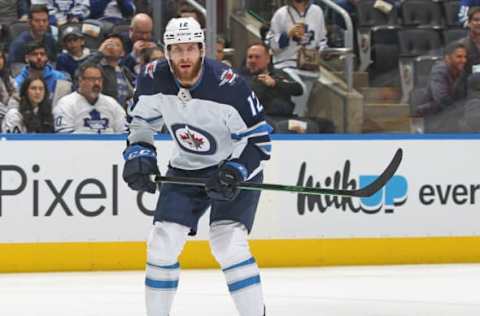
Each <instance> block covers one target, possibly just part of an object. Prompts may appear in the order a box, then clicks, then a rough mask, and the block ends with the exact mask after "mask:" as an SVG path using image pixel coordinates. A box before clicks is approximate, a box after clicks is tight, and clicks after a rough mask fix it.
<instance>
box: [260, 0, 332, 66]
mask: <svg viewBox="0 0 480 316" xmlns="http://www.w3.org/2000/svg"><path fill="white" fill-rule="evenodd" d="M301 22H303V23H304V24H305V34H304V36H303V38H302V39H301V40H299V41H296V40H294V39H292V38H289V37H288V31H289V30H290V29H291V28H292V27H293V26H294V25H295V24H296V23H301ZM266 41H267V43H268V45H269V46H270V47H271V48H272V50H273V52H274V54H273V65H274V67H275V68H285V67H294V68H295V67H296V66H297V54H298V50H299V49H300V47H301V46H305V47H306V48H316V49H319V50H322V49H324V48H325V47H327V31H326V28H325V19H324V15H323V11H322V8H320V7H319V6H318V5H316V4H312V3H310V4H309V5H308V6H307V8H306V10H305V12H304V14H303V15H302V14H300V12H298V11H297V10H296V9H295V7H293V6H291V5H285V6H283V7H280V8H279V9H278V10H277V11H275V13H274V14H273V17H272V20H271V23H270V30H269V32H268V34H267V38H266Z"/></svg>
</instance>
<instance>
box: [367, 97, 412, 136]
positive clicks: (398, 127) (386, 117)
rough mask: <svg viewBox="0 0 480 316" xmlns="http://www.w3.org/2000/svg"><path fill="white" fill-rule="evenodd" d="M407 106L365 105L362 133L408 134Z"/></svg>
mask: <svg viewBox="0 0 480 316" xmlns="http://www.w3.org/2000/svg"><path fill="white" fill-rule="evenodd" d="M410 121H411V119H410V108H409V106H408V104H401V103H399V104H365V107H364V123H363V131H364V132H367V133H369V132H410V126H411V122H410Z"/></svg>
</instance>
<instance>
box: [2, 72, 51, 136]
mask: <svg viewBox="0 0 480 316" xmlns="http://www.w3.org/2000/svg"><path fill="white" fill-rule="evenodd" d="M2 131H3V132H4V133H52V132H53V119H52V104H51V102H50V98H49V97H48V89H47V84H46V82H45V81H44V80H43V78H42V77H41V76H37V75H32V76H31V77H28V78H27V79H26V80H25V81H24V82H23V84H22V87H21V89H20V104H19V107H18V108H10V109H9V110H8V112H7V114H6V115H5V118H4V120H3V123H2Z"/></svg>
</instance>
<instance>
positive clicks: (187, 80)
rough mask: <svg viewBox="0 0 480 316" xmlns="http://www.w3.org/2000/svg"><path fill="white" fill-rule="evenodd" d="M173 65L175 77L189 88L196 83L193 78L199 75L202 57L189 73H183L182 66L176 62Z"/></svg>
mask: <svg viewBox="0 0 480 316" xmlns="http://www.w3.org/2000/svg"><path fill="white" fill-rule="evenodd" d="M172 65H173V72H174V74H175V77H176V78H177V79H178V81H180V83H182V85H184V87H185V88H188V87H190V86H192V85H193V84H194V82H193V80H194V79H195V78H196V77H197V76H198V74H199V72H200V70H201V68H202V59H201V58H200V59H198V60H197V61H196V62H195V63H194V64H193V65H192V69H191V70H190V72H189V73H183V74H182V72H181V70H180V67H179V66H178V65H176V64H174V63H172Z"/></svg>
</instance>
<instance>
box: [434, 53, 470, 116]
mask: <svg viewBox="0 0 480 316" xmlns="http://www.w3.org/2000/svg"><path fill="white" fill-rule="evenodd" d="M466 96H467V84H466V74H465V73H463V74H461V75H460V77H458V78H453V77H452V75H451V74H450V71H449V67H448V65H447V64H446V63H445V61H443V60H442V61H438V62H436V63H435V64H434V65H433V67H432V71H431V73H430V80H429V83H428V86H427V100H426V101H427V102H428V103H429V104H430V107H431V108H432V109H434V110H436V111H437V112H438V111H440V110H443V109H445V108H447V107H449V106H451V105H452V104H454V103H455V102H456V101H459V100H462V99H464V98H465V97H466Z"/></svg>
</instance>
